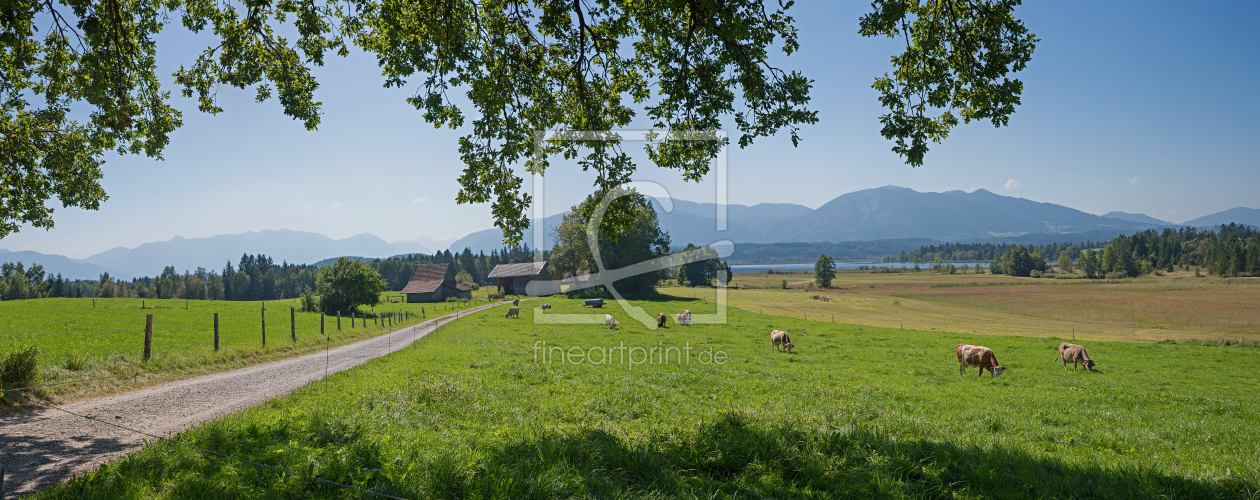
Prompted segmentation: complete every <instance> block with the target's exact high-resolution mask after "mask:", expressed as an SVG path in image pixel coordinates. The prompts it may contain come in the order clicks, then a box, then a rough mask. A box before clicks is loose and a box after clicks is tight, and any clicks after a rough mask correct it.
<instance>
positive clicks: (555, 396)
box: [34, 298, 1260, 499]
mask: <svg viewBox="0 0 1260 500" xmlns="http://www.w3.org/2000/svg"><path fill="white" fill-rule="evenodd" d="M544 301H545V302H549V303H551V304H553V305H554V306H555V308H554V309H553V311H552V313H553V314H554V313H587V314H590V313H592V312H594V313H604V312H611V313H613V314H615V315H616V316H617V317H618V318H619V320H620V321H621V324H620V326H619V327H618V328H617V329H615V330H609V329H606V328H604V327H603V325H602V323H601V324H599V325H586V324H583V325H543V324H534V322H533V321H532V317H533V315H534V314H536V313H538V310H537V309H534V308H533V307H532V306H536V305H537V304H539V303H541V302H544ZM526 304H528V305H530V306H531V307H530V308H525V307H522V314H521V318H520V319H505V318H504V317H503V312H504V310H505V308H503V307H499V308H494V309H491V310H489V311H485V312H482V313H477V314H474V315H471V316H469V317H467V318H464V319H460V320H458V321H455V322H453V323H451V324H449V325H446V326H444V327H442V328H440V329H439V330H437V331H436V332H434V333H433V334H431V335H429V336H428V337H426V338H424V339H421V340H420V341H419V342H417V343H416V344H414V345H412V346H411V347H409V348H407V349H405V350H403V351H400V352H397V353H394V354H392V355H390V356H387V357H383V358H378V359H376V360H373V361H371V362H369V363H367V364H365V365H363V366H361V367H358V368H356V369H353V370H349V371H346V372H342V373H338V374H334V375H333V376H332V377H330V379H329V380H328V382H327V383H326V384H325V383H321V384H313V385H310V386H307V387H305V388H303V389H300V390H298V391H296V392H294V393H293V394H291V395H289V396H286V397H283V398H279V399H276V400H273V401H271V402H269V403H266V404H264V405H261V406H258V407H255V408H252V409H249V410H245V411H241V412H238V413H235V414H232V415H229V416H225V417H223V418H220V419H217V420H214V421H211V422H208V423H205V424H203V425H200V426H198V427H195V428H193V429H191V430H189V431H187V432H185V433H183V434H180V435H177V436H174V437H173V439H176V440H178V441H181V442H184V443H188V444H193V445H196V446H201V447H205V448H209V449H212V450H216V451H219V452H222V453H227V454H231V455H234V456H237V457H241V458H245V459H248V460H253V461H257V462H260V463H263V464H267V465H272V466H275V467H280V468H284V469H287V470H291V471H295V472H299V473H302V474H307V475H311V476H315V477H319V478H323V479H327V480H331V481H338V482H342V483H346V484H350V485H354V486H357V487H360V488H365V489H370V490H373V491H378V492H382V493H386V494H390V495H395V496H399V497H403V498H539V499H547V498H726V497H740V498H871V497H878V498H958V499H971V498H1256V497H1257V496H1260V446H1257V445H1258V444H1260V390H1257V389H1258V388H1257V384H1256V378H1255V374H1256V373H1258V372H1260V349H1256V348H1255V347H1254V346H1250V345H1248V346H1241V347H1240V346H1237V345H1233V346H1218V345H1203V344H1199V343H1195V344H1184V343H1180V344H1179V343H1172V342H1166V343H1154V344H1152V343H1130V342H1091V343H1088V345H1087V347H1088V349H1089V353H1090V355H1091V356H1092V357H1093V358H1095V359H1096V360H1097V362H1098V370H1097V371H1096V372H1093V373H1086V372H1084V371H1077V372H1073V371H1072V370H1071V369H1070V367H1069V369H1068V370H1067V371H1064V370H1063V368H1061V367H1060V366H1059V365H1058V364H1057V363H1055V362H1054V358H1055V349H1056V347H1057V345H1058V343H1059V341H1060V340H1059V339H1054V338H1030V337H1017V336H1000V335H983V336H981V335H967V334H956V333H943V332H931V331H912V330H904V331H902V330H895V329H885V328H876V327H870V326H855V325H844V324H830V323H820V322H813V321H802V320H797V319H790V318H784V317H776V316H762V315H759V314H756V313H752V312H748V311H743V310H738V309H735V308H731V309H730V310H729V314H730V316H729V321H728V323H727V324H720V325H693V326H690V327H682V326H677V325H674V324H673V322H672V321H670V324H669V327H668V328H665V329H659V330H649V329H647V328H645V327H644V326H643V325H641V324H638V323H636V322H633V321H631V320H629V319H628V316H627V315H626V314H625V313H624V312H622V311H621V310H620V309H619V308H618V307H617V306H616V305H612V306H611V307H609V308H606V309H604V310H590V309H583V308H582V307H581V306H580V301H576V300H566V299H559V298H547V299H541V300H535V301H530V302H527V303H525V304H522V306H525V305H526ZM635 304H637V305H641V306H644V307H645V308H647V309H648V311H649V312H650V313H652V314H653V315H654V314H655V313H656V312H665V313H667V314H672V313H674V312H677V311H680V310H682V309H684V308H685V309H690V310H692V311H693V312H695V313H711V312H713V309H714V305H713V304H712V303H709V302H703V301H699V300H690V299H671V300H669V301H655V302H652V301H644V302H635ZM772 328H777V329H783V330H787V331H788V332H789V333H790V334H791V336H792V340H793V342H794V343H795V344H796V346H797V348H796V351H795V353H793V354H787V353H782V352H776V351H775V350H774V349H773V348H772V347H771V346H770V342H769V331H770V330H771V329H772ZM962 342H967V343H975V344H981V345H985V346H988V347H991V348H993V349H994V351H995V354H996V356H997V358H998V360H999V361H1000V362H1001V363H1002V364H1003V365H1004V366H1006V367H1007V369H1008V370H1007V372H1006V374H1005V375H1003V376H1001V377H998V378H996V379H994V378H990V376H989V375H988V374H987V373H986V374H984V375H983V376H979V377H978V376H977V374H976V370H975V369H974V368H972V369H971V370H970V371H969V373H968V374H967V376H960V375H959V373H958V364H957V360H956V359H955V357H954V348H955V346H956V345H957V344H958V343H962ZM623 346H624V347H623ZM552 347H554V348H556V349H551V348H552ZM653 348H656V349H657V350H655V351H653V350H652V349H653ZM671 348H676V349H671ZM636 349H638V350H636ZM684 350H685V353H686V354H685V355H684V354H683V352H684ZM561 352H563V353H564V354H561ZM654 353H655V354H654ZM676 353H677V354H676ZM705 353H708V357H706V356H705ZM579 354H580V355H579ZM566 360H567V361H568V362H564V361H566ZM597 360H598V361H597ZM719 360H720V361H719ZM579 361H580V362H579ZM34 498H101V499H107V498H108V499H115V498H371V496H370V495H366V494H361V493H358V492H355V491H352V490H346V489H341V488H338V487H335V486H330V485H327V484H324V483H320V482H316V481H312V480H310V479H306V478H303V477H299V476H295V475H290V474H284V473H278V472H275V471H271V470H261V469H258V468H255V467H253V466H250V465H246V464H243V463H240V462H236V461H232V460H227V459H223V458H216V457H213V456H207V455H204V454H201V453H199V452H196V451H193V450H191V449H188V448H185V447H182V446H178V445H174V444H169V443H157V444H153V445H150V446H148V447H146V448H144V449H142V450H140V451H138V452H136V453H134V454H131V455H129V456H127V457H124V458H121V459H118V460H115V461H113V462H110V463H109V464H107V465H105V466H103V467H102V468H101V469H100V470H99V471H97V472H95V473H92V474H89V475H85V476H80V477H76V478H74V479H71V480H70V481H68V482H66V483H64V484H61V485H58V486H56V487H53V488H50V489H48V490H45V491H41V492H39V493H37V494H36V495H34Z"/></svg>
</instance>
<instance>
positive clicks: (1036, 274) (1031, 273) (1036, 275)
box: [1028, 269, 1041, 278]
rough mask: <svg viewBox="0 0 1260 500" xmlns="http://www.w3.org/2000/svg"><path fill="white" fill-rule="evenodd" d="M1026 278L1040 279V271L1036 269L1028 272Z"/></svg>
mask: <svg viewBox="0 0 1260 500" xmlns="http://www.w3.org/2000/svg"><path fill="white" fill-rule="evenodd" d="M1028 276H1030V277H1033V278H1040V277H1041V271H1038V270H1036V269H1033V270H1032V271H1029V272H1028Z"/></svg>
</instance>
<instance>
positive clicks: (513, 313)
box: [503, 306, 521, 318]
mask: <svg viewBox="0 0 1260 500" xmlns="http://www.w3.org/2000/svg"><path fill="white" fill-rule="evenodd" d="M513 316H515V317H517V318H519V317H521V308H519V307H516V306H512V307H511V308H509V309H508V312H507V314H504V315H503V317H504V318H511V317H513Z"/></svg>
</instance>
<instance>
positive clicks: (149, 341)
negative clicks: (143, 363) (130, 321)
mask: <svg viewBox="0 0 1260 500" xmlns="http://www.w3.org/2000/svg"><path fill="white" fill-rule="evenodd" d="M152 355H153V315H152V314H146V315H144V359H146V360H147V359H149V356H152Z"/></svg>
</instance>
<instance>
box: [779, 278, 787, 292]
mask: <svg viewBox="0 0 1260 500" xmlns="http://www.w3.org/2000/svg"><path fill="white" fill-rule="evenodd" d="M779 287H780V288H782V289H784V290H787V280H783V283H781V284H780V285H779Z"/></svg>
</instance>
